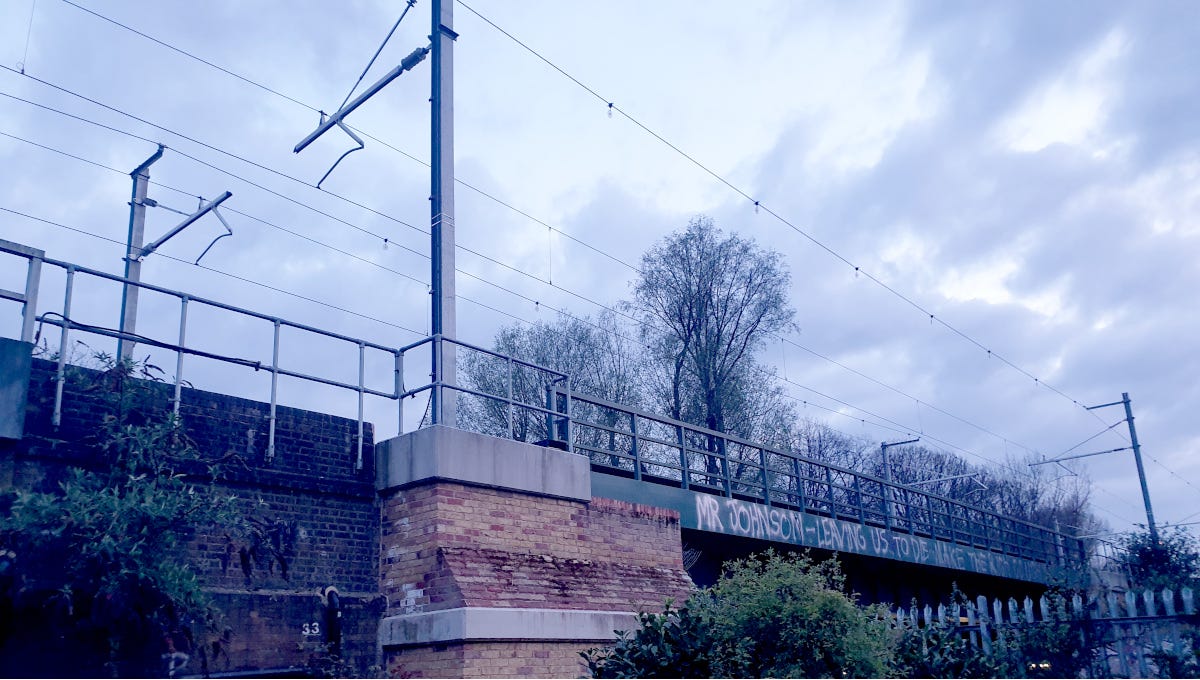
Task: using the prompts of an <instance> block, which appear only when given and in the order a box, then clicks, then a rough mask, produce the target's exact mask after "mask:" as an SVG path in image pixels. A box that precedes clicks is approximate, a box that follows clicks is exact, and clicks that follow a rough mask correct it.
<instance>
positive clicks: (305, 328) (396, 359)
mask: <svg viewBox="0 0 1200 680" xmlns="http://www.w3.org/2000/svg"><path fill="white" fill-rule="evenodd" d="M0 254H6V255H12V256H16V257H18V258H24V259H25V260H27V276H26V284H25V290H24V292H16V291H8V290H0V300H9V301H12V302H16V303H19V304H21V306H22V323H21V334H20V339H21V340H22V341H24V342H30V343H32V342H33V341H34V338H35V334H34V328H35V326H43V325H49V326H52V327H57V328H58V329H59V339H58V351H57V356H56V357H54V359H55V361H56V363H57V365H56V369H55V378H54V380H55V396H54V411H53V415H52V417H51V423H52V425H53V426H54V427H59V426H60V425H61V424H62V416H63V398H64V397H63V393H64V386H65V383H66V367H67V362H68V351H67V348H69V347H70V341H71V334H72V333H87V334H90V335H97V336H103V337H107V338H112V339H116V340H123V341H126V342H131V343H136V344H140V345H145V346H149V347H156V348H160V349H164V350H167V351H169V352H173V353H174V354H175V375H174V378H173V383H174V393H173V397H172V408H173V410H174V412H175V414H176V415H178V414H179V410H180V403H181V399H182V394H183V387H184V385H185V383H187V381H186V380H185V377H184V369H185V357H188V356H193V357H202V358H205V359H211V360H215V361H219V362H223V363H226V364H232V365H237V366H242V367H245V368H249V369H252V370H254V371H267V372H269V373H270V376H271V385H270V411H269V416H268V421H269V422H268V427H267V437H268V443H267V450H266V458H267V460H268V461H270V460H271V459H272V458H273V457H274V456H275V440H276V437H275V431H276V413H277V409H278V406H279V392H280V388H279V378H280V376H283V377H289V378H295V379H298V380H301V381H304V382H309V383H314V384H320V385H326V386H330V387H335V388H339V389H341V390H346V391H349V392H352V393H354V394H355V395H356V396H357V420H358V436H357V454H356V457H355V469H361V468H362V466H363V448H364V424H365V419H364V400H365V398H366V397H380V398H384V399H389V400H392V401H395V402H396V405H397V409H396V423H397V432H398V433H403V432H404V431H405V430H404V401H405V399H409V398H412V397H416V396H418V395H420V394H423V393H426V392H428V393H430V395H431V396H433V394H434V393H438V397H439V398H438V399H436V400H433V402H435V403H442V402H444V401H445V399H447V398H449V394H455V395H458V396H462V395H467V396H472V397H475V398H478V399H482V400H484V401H489V402H494V403H496V404H499V405H500V407H501V408H503V409H505V410H507V411H508V413H509V422H510V423H511V422H512V414H513V413H514V412H517V411H520V410H525V411H529V412H533V413H537V414H538V415H539V417H544V418H545V419H546V427H547V430H546V433H545V439H547V440H549V439H554V437H552V436H551V433H550V431H549V429H548V428H549V427H551V425H552V422H551V418H552V417H553V416H554V415H555V414H556V413H557V411H556V410H554V409H552V408H550V406H551V405H550V404H546V403H542V402H541V401H538V402H532V401H526V400H522V399H521V398H519V397H518V396H517V395H515V394H514V390H513V388H512V386H513V379H512V374H513V372H514V371H516V370H519V369H528V370H531V371H534V372H536V373H538V374H540V375H542V376H544V377H545V386H544V388H545V389H551V388H553V387H554V386H556V385H558V384H560V383H564V382H566V377H567V376H566V375H565V374H563V373H560V372H557V371H553V370H551V369H547V368H544V367H542V366H538V365H537V364H533V363H530V362H527V361H521V360H519V359H514V358H511V357H506V356H504V355H501V354H498V353H496V352H493V351H491V350H487V349H484V348H482V347H477V346H474V345H471V344H468V343H465V342H460V341H457V340H454V339H451V338H444V337H441V336H432V337H427V338H423V339H421V340H419V341H417V342H415V343H412V344H410V345H405V346H403V347H390V346H387V345H383V344H379V343H377V342H373V341H370V340H365V339H363V338H356V337H352V336H349V335H344V334H341V333H335V332H332V331H328V330H324V329H321V328H316V327H314V326H310V325H308V324H303V323H298V322H295V321H289V320H287V319H284V318H280V317H277V316H272V315H269V314H263V313H261V312H256V311H253V310H249V309H245V308H242V307H238V306H236V305H230V304H226V303H224V302H219V301H216V300H211V299H207V298H203V297H199V296H196V295H191V294H188V293H184V292H181V291H177V290H172V289H169V288H164V287H162V286H156V285H153V284H150V283H144V282H139V281H133V280H130V279H127V278H124V277H121V276H117V275H114V274H109V273H107V272H102V271H99V270H95V269H90V268H88V267H83V266H80V265H76V264H72V263H70V262H63V261H59V260H54V259H50V258H47V257H46V256H45V253H44V252H43V251H41V250H37V249H34V248H30V247H28V246H24V245H21V244H18V243H13V242H11V241H5V240H0ZM44 267H54V268H58V269H61V270H63V271H64V272H65V277H66V279H65V289H64V297H63V305H62V311H61V312H45V313H42V314H40V315H38V314H37V309H38V302H39V300H38V298H39V291H40V290H41V289H42V287H41V278H42V274H43V270H44ZM81 276H82V277H91V278H93V279H98V280H102V281H108V282H112V283H115V284H122V285H128V286H135V287H137V288H140V289H145V290H149V291H153V292H156V293H160V294H162V295H166V296H169V297H173V298H175V299H176V300H178V302H179V332H178V335H177V336H175V337H173V338H170V339H164V338H161V337H160V338H156V337H150V336H148V335H139V334H133V333H125V332H122V331H120V330H118V329H116V328H107V327H102V326H97V325H92V324H85V323H82V322H79V321H78V320H76V319H73V318H72V312H71V305H72V302H73V301H74V298H75V297H76V286H77V281H78V280H81ZM83 280H86V279H83ZM117 293H118V294H119V291H117ZM197 305H202V306H205V307H210V308H213V309H217V310H221V311H223V312H226V313H230V314H233V315H236V316H239V317H243V318H248V319H252V320H256V321H261V322H266V324H268V327H267V328H269V331H268V332H270V333H271V336H270V337H271V347H272V350H271V359H270V361H269V362H266V361H262V360H255V359H249V358H245V357H237V356H230V355H229V354H227V353H221V352H216V351H210V350H206V349H203V348H202V347H200V346H199V344H200V343H202V342H203V341H202V340H201V341H196V340H195V339H190V338H189V337H188V318H189V310H190V309H193V308H194V307H195V306H197ZM283 329H294V330H297V331H301V332H302V333H304V334H305V335H307V336H309V337H314V338H315V337H319V338H326V339H331V340H335V341H337V342H338V343H342V344H344V345H346V346H348V347H349V348H351V349H352V350H354V351H355V352H356V354H357V369H358V372H357V376H358V379H357V382H353V383H351V382H346V381H343V380H336V379H333V378H329V377H325V376H319V375H314V374H312V373H306V372H303V371H300V370H295V369H293V368H288V367H285V366H284V365H282V364H281V361H280V331H281V330H283ZM426 345H428V346H429V347H428V350H427V352H429V354H426V352H421V353H420V354H421V355H425V356H423V357H422V358H423V359H424V360H425V361H424V362H423V365H428V364H429V363H430V362H429V361H428V359H429V358H430V357H431V356H432V352H435V351H436V352H439V353H440V352H442V351H445V350H443V347H445V346H449V347H451V348H453V349H452V350H451V351H458V350H463V351H466V352H469V353H477V354H480V355H485V356H490V357H494V358H499V359H501V360H503V361H504V362H505V366H506V370H507V372H508V376H509V377H508V380H507V381H504V382H506V383H507V385H508V389H507V390H502V391H493V392H489V391H487V390H481V389H475V388H469V387H465V386H455V385H449V384H446V383H444V382H442V381H440V380H437V379H433V377H432V376H431V379H430V380H429V382H427V383H424V384H422V385H420V386H418V387H414V388H411V389H409V388H406V387H405V384H404V381H405V373H406V372H405V368H406V360H407V359H408V358H410V357H413V356H414V355H417V352H416V350H418V349H420V348H423V347H424V346H426ZM368 352H380V353H383V354H384V355H387V356H390V357H391V359H392V362H393V366H394V368H393V372H394V381H393V384H392V386H391V389H390V390H381V389H376V388H373V387H369V386H368V384H367V374H366V365H367V353H368ZM408 374H409V375H411V374H412V371H411V370H409V371H408ZM568 417H569V416H568ZM430 421H431V422H434V423H437V422H440V421H441V418H440V414H439V413H437V412H436V411H435V412H433V413H432V414H431V416H430ZM568 431H569V428H568ZM508 435H509V436H510V437H511V436H512V430H511V426H510V428H509V432H508Z"/></svg>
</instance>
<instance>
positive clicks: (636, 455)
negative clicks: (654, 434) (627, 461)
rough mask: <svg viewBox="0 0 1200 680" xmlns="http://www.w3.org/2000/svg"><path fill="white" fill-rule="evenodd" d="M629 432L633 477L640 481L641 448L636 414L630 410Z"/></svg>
mask: <svg viewBox="0 0 1200 680" xmlns="http://www.w3.org/2000/svg"><path fill="white" fill-rule="evenodd" d="M629 432H630V433H632V435H633V442H632V444H633V446H632V447H631V448H632V451H631V453H633V478H634V479H636V480H638V481H641V479H642V449H641V447H640V446H638V428H637V414H636V413H633V412H630V414H629ZM614 462H616V461H614ZM683 488H685V489H686V488H687V486H686V485H684V487H683Z"/></svg>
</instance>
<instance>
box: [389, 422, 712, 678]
mask: <svg viewBox="0 0 1200 680" xmlns="http://www.w3.org/2000/svg"><path fill="white" fill-rule="evenodd" d="M376 474H377V486H378V488H379V491H380V496H381V513H382V529H381V538H380V548H381V551H382V559H381V563H380V564H381V572H380V590H381V592H382V593H383V594H384V595H386V597H387V599H388V607H387V612H386V614H385V618H384V619H383V621H382V622H381V625H380V633H379V641H380V647H381V649H382V650H383V660H384V667H385V669H386V671H387V673H388V675H390V676H405V677H577V676H579V675H580V674H581V673H582V672H583V670H584V668H583V665H582V660H581V658H580V657H579V655H578V652H579V651H581V650H584V649H588V648H590V647H594V646H597V645H599V644H603V643H605V642H608V641H611V640H612V639H613V630H614V629H622V628H629V627H631V626H632V624H633V622H634V617H633V614H634V613H635V612H637V611H641V610H644V611H661V609H662V605H663V602H664V601H665V600H667V599H668V598H670V599H673V600H675V601H676V602H681V601H683V600H684V599H686V597H687V596H688V594H689V593H690V590H691V587H692V583H691V580H690V579H689V578H688V575H687V572H686V571H685V570H684V568H683V563H682V559H683V558H682V549H681V544H680V532H679V516H678V514H677V513H675V512H674V511H669V510H663V509H660V508H654V507H649V506H643V505H637V504H633V503H627V502H623V501H615V500H607V499H603V498H595V499H594V498H592V494H591V483H590V479H591V477H590V467H589V463H588V460H587V458H586V457H584V456H579V455H575V454H571V453H566V452H564V451H560V450H557V449H547V448H543V447H538V446H533V445H530V444H525V443H521V442H513V441H507V440H500V439H496V438H492V437H487V436H484V435H477V434H474V433H470V432H464V431H461V430H455V429H451V428H446V427H437V426H435V427H431V428H426V429H424V430H420V431H417V432H414V433H411V434H408V435H404V436H403V437H399V438H397V439H393V440H390V441H387V442H381V443H379V444H377V445H376Z"/></svg>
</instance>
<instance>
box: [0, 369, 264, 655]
mask: <svg viewBox="0 0 1200 680" xmlns="http://www.w3.org/2000/svg"><path fill="white" fill-rule="evenodd" d="M102 358H103V357H102ZM132 369H133V367H131V366H130V365H129V364H126V363H121V362H112V363H110V365H109V366H108V370H107V371H104V372H100V373H95V372H92V375H93V378H92V379H93V380H96V381H97V384H95V385H92V386H90V387H91V388H93V389H94V390H95V391H97V392H100V393H104V394H106V395H109V398H110V399H111V406H112V409H111V413H110V414H109V415H107V416H105V418H104V420H103V423H102V425H101V427H100V428H99V431H98V432H96V433H95V437H94V440H95V444H96V447H95V448H96V450H97V451H98V453H99V454H100V456H101V457H100V465H98V466H96V467H95V468H93V469H88V470H85V469H79V468H72V469H70V470H68V471H67V472H66V474H65V475H64V477H63V478H62V480H61V481H60V482H59V484H58V488H57V489H43V490H31V489H26V488H18V489H9V490H5V491H4V492H3V493H0V555H3V556H4V560H3V565H0V609H2V610H3V611H0V618H3V619H7V621H8V622H10V624H9V625H5V626H2V627H0V650H3V651H2V652H0V658H2V659H3V661H0V675H6V676H12V675H14V674H16V675H25V674H38V675H51V676H54V675H56V674H58V673H64V674H68V675H79V674H82V675H88V676H98V675H109V676H112V675H118V674H119V675H133V676H149V675H159V674H161V673H163V672H166V670H167V669H168V668H171V669H175V668H178V666H179V665H180V664H186V660H187V659H188V657H189V653H194V645H193V644H192V635H193V633H192V624H193V623H194V622H199V623H200V625H204V623H205V622H208V621H215V620H216V617H215V615H214V612H212V611H211V609H210V606H209V599H208V597H207V595H206V594H205V593H204V591H203V590H202V589H201V585H200V582H199V580H198V578H197V575H196V573H195V572H194V571H193V568H192V565H191V564H190V560H189V556H188V552H187V547H188V546H187V544H188V541H189V540H190V539H191V538H192V537H193V535H194V534H195V532H196V531H197V530H200V529H204V528H208V527H211V526H233V525H235V524H237V523H239V522H240V515H239V514H238V512H237V508H236V499H235V498H234V497H232V496H230V495H223V494H220V493H217V492H216V491H215V490H214V489H213V488H212V486H211V480H212V479H213V477H214V475H215V470H214V469H213V466H212V465H211V463H212V461H206V460H204V459H203V457H202V456H201V454H200V453H199V452H198V451H197V450H196V449H195V447H194V446H192V443H191V442H190V441H189V440H188V439H187V437H186V436H185V435H184V433H183V431H182V428H181V427H180V425H179V422H178V420H177V419H176V418H175V417H174V415H173V414H171V413H170V412H169V411H164V409H162V408H161V407H160V408H152V407H150V406H149V405H148V404H149V400H148V399H147V397H146V395H145V394H143V393H142V392H143V391H144V390H139V388H137V387H136V384H135V383H136V382H137V381H134V380H132V379H131V378H132ZM141 373H142V375H145V369H142V370H141ZM184 672H187V671H184Z"/></svg>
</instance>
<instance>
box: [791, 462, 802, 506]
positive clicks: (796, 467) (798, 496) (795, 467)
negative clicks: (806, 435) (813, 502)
mask: <svg viewBox="0 0 1200 680" xmlns="http://www.w3.org/2000/svg"><path fill="white" fill-rule="evenodd" d="M792 474H793V475H794V479H795V480H796V503H797V505H799V506H800V512H804V510H805V503H804V478H803V477H802V476H801V475H800V459H799V458H796V457H795V456H792Z"/></svg>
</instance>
